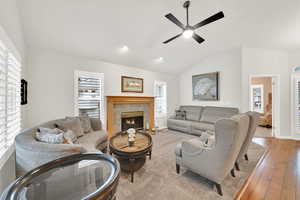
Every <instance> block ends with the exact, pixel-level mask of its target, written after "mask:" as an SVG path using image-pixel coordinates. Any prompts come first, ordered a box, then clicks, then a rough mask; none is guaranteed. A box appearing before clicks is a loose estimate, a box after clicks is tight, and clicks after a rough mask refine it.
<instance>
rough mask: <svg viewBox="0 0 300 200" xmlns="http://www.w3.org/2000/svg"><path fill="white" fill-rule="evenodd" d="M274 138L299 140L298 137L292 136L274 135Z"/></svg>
mask: <svg viewBox="0 0 300 200" xmlns="http://www.w3.org/2000/svg"><path fill="white" fill-rule="evenodd" d="M275 138H277V139H282V140H299V141H300V137H294V136H276V137H275Z"/></svg>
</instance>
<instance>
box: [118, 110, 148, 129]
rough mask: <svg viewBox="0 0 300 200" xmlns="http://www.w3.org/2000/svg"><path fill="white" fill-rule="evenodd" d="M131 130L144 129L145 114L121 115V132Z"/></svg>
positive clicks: (127, 113) (140, 112) (137, 112)
mask: <svg viewBox="0 0 300 200" xmlns="http://www.w3.org/2000/svg"><path fill="white" fill-rule="evenodd" d="M129 128H135V129H143V128H144V112H143V111H136V112H123V113H121V130H122V131H126V130H128V129H129Z"/></svg>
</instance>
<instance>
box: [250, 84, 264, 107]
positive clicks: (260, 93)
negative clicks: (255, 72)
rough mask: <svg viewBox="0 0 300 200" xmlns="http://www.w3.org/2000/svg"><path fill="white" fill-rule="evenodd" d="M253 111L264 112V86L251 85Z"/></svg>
mask: <svg viewBox="0 0 300 200" xmlns="http://www.w3.org/2000/svg"><path fill="white" fill-rule="evenodd" d="M251 111H255V112H259V113H263V112H264V86H263V85H251Z"/></svg>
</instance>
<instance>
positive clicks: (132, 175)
mask: <svg viewBox="0 0 300 200" xmlns="http://www.w3.org/2000/svg"><path fill="white" fill-rule="evenodd" d="M129 162H130V168H131V183H133V181H134V159H129Z"/></svg>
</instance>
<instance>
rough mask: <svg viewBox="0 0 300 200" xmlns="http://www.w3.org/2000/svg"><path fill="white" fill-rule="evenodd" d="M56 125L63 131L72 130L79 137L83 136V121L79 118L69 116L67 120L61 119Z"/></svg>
mask: <svg viewBox="0 0 300 200" xmlns="http://www.w3.org/2000/svg"><path fill="white" fill-rule="evenodd" d="M56 125H57V127H58V128H59V129H62V130H63V131H65V132H66V131H67V130H71V131H73V132H74V133H75V134H76V135H77V137H80V136H83V134H84V133H83V129H82V127H81V122H80V120H79V119H78V118H72V119H71V118H68V119H65V120H60V121H57V122H56Z"/></svg>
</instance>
